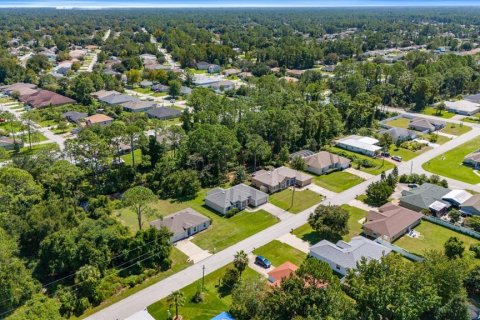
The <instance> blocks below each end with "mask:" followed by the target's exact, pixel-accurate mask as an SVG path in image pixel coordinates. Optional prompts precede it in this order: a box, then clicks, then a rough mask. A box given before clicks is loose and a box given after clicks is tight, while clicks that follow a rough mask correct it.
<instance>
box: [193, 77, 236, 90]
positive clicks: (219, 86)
mask: <svg viewBox="0 0 480 320" xmlns="http://www.w3.org/2000/svg"><path fill="white" fill-rule="evenodd" d="M198 86H199V87H206V88H212V89H213V90H214V91H216V92H223V91H226V90H231V89H235V83H233V82H232V81H229V80H220V81H212V82H209V83H205V84H201V85H198Z"/></svg>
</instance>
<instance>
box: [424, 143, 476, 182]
mask: <svg viewBox="0 0 480 320" xmlns="http://www.w3.org/2000/svg"><path fill="white" fill-rule="evenodd" d="M479 148H480V138H475V139H473V140H471V141H469V142H467V143H464V144H462V145H460V146H458V147H456V148H454V149H452V150H450V151H448V152H446V153H445V154H443V155H440V156H438V157H436V158H433V159H432V160H430V161H428V162H426V163H424V164H423V165H422V167H423V169H425V170H427V171H429V172H431V173H435V174H438V175H440V176H445V177H448V178H452V179H456V180H460V181H463V182H467V183H471V184H477V183H480V176H478V175H477V174H475V173H474V170H473V168H471V167H467V166H465V165H463V164H462V162H463V158H464V157H465V156H466V155H468V154H469V153H471V152H473V151H475V150H478V149H479Z"/></svg>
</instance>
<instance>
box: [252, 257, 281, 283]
mask: <svg viewBox="0 0 480 320" xmlns="http://www.w3.org/2000/svg"><path fill="white" fill-rule="evenodd" d="M255 257H256V256H255V255H254V254H253V253H249V254H248V266H249V267H250V268H251V269H253V270H255V271H257V272H258V273H260V274H261V275H262V276H264V277H265V278H268V273H269V272H270V271H272V270H273V269H274V268H275V267H274V266H271V267H270V268H268V269H265V268H263V267H260V266H259V265H257V264H255ZM267 259H268V258H267Z"/></svg>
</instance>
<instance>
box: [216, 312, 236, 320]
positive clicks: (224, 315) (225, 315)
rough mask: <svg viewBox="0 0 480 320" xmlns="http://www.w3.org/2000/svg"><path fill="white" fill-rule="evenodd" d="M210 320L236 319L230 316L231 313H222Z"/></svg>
mask: <svg viewBox="0 0 480 320" xmlns="http://www.w3.org/2000/svg"><path fill="white" fill-rule="evenodd" d="M210 320H235V319H234V318H233V317H232V316H231V315H230V313H228V312H222V313H220V314H219V315H216V316H215V317H213V318H212V319H210Z"/></svg>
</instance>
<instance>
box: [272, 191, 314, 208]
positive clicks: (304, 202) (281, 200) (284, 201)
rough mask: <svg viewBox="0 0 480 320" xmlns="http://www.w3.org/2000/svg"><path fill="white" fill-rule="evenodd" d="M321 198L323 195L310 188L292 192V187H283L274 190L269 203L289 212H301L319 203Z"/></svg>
mask: <svg viewBox="0 0 480 320" xmlns="http://www.w3.org/2000/svg"><path fill="white" fill-rule="evenodd" d="M292 193H293V205H292ZM322 200H323V197H322V196H321V195H319V194H318V193H315V192H313V191H310V190H304V191H299V190H295V192H293V191H292V189H285V190H283V191H280V192H276V193H274V194H272V195H270V197H269V201H270V203H272V204H273V205H276V206H277V207H279V208H282V209H284V210H287V211H289V212H291V213H299V212H302V211H303V210H305V209H308V208H310V207H311V206H314V205H316V204H318V203H320V201H322Z"/></svg>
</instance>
